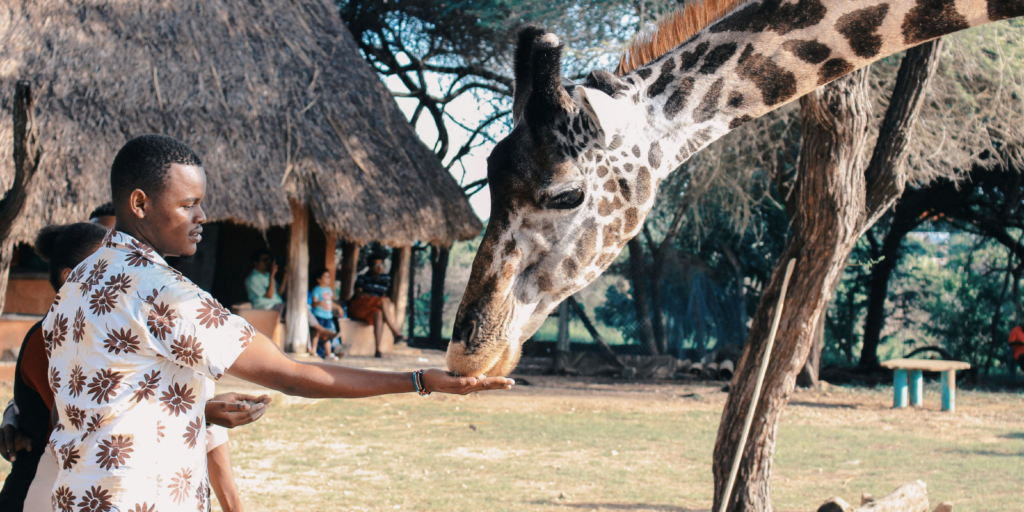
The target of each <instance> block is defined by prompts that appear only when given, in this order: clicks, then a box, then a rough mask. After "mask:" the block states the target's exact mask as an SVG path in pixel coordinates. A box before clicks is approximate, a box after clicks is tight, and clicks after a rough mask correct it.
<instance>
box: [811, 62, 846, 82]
mask: <svg viewBox="0 0 1024 512" xmlns="http://www.w3.org/2000/svg"><path fill="white" fill-rule="evenodd" d="M850 71H853V64H850V63H849V62H846V59H831V60H829V61H828V62H826V63H825V64H824V65H822V66H821V69H819V70H818V85H825V84H827V83H829V82H831V81H833V80H835V79H837V78H839V77H841V76H843V75H845V74H847V73H849V72H850Z"/></svg>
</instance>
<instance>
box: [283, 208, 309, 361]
mask: <svg viewBox="0 0 1024 512" xmlns="http://www.w3.org/2000/svg"><path fill="white" fill-rule="evenodd" d="M289 203H290V204H291V208H292V224H291V227H290V230H289V236H288V265H287V272H288V291H287V293H286V295H287V297H286V304H287V306H286V307H287V309H286V313H285V343H284V346H285V349H286V350H288V351H289V352H294V353H297V354H299V353H304V352H305V351H306V345H307V344H308V342H309V317H308V315H307V314H306V313H307V312H308V310H309V305H308V304H306V295H307V294H308V290H309V210H308V209H307V208H306V205H304V204H302V203H300V202H298V201H296V200H294V199H290V200H289Z"/></svg>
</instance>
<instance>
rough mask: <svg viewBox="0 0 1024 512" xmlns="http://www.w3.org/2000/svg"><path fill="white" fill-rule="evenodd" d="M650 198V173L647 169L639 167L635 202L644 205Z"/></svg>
mask: <svg viewBox="0 0 1024 512" xmlns="http://www.w3.org/2000/svg"><path fill="white" fill-rule="evenodd" d="M650 197H651V173H650V172H649V171H648V170H647V167H644V166H640V170H639V171H638V172H637V175H636V200H637V202H638V203H640V204H644V203H646V202H647V200H648V199H650Z"/></svg>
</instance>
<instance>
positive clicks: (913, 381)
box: [910, 370, 924, 407]
mask: <svg viewBox="0 0 1024 512" xmlns="http://www.w3.org/2000/svg"><path fill="white" fill-rule="evenodd" d="M923 394H924V374H923V372H922V371H921V370H911V371H910V406H911V407H921V400H922V395H923Z"/></svg>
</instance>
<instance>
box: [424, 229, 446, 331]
mask: <svg viewBox="0 0 1024 512" xmlns="http://www.w3.org/2000/svg"><path fill="white" fill-rule="evenodd" d="M450 252H451V248H450V247H437V246H432V247H431V248H430V267H431V275H430V335H429V338H428V340H427V343H428V345H429V346H430V347H431V348H436V349H444V348H445V346H444V341H442V337H441V329H442V328H444V278H445V274H447V272H448V254H449V253H450Z"/></svg>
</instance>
